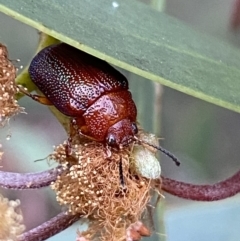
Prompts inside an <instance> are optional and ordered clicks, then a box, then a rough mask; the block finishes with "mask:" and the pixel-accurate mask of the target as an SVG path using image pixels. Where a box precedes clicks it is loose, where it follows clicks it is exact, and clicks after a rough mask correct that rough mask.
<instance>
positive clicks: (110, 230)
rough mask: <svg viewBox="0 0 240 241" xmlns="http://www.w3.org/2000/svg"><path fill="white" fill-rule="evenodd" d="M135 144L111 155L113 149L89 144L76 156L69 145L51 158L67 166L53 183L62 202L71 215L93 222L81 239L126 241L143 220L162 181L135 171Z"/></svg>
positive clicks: (79, 146) (78, 148)
mask: <svg viewBox="0 0 240 241" xmlns="http://www.w3.org/2000/svg"><path fill="white" fill-rule="evenodd" d="M134 145H136V144H132V145H131V146H129V147H127V148H125V149H122V150H114V149H111V154H110V156H109V151H110V150H107V149H106V146H104V145H103V144H101V143H96V142H85V143H84V144H75V145H74V146H73V147H72V153H73V154H72V155H71V156H66V143H65V144H63V145H59V146H58V147H57V148H56V149H55V152H54V153H53V154H52V155H51V159H54V160H56V161H58V162H59V163H60V164H62V165H63V166H64V167H65V172H64V173H63V174H61V175H60V176H59V177H58V179H57V180H56V182H54V183H53V184H52V188H53V189H54V190H55V191H56V195H57V200H58V202H59V203H60V204H62V205H67V206H68V208H69V211H70V212H71V213H73V214H75V213H79V214H82V215H83V216H84V217H87V218H89V219H90V220H91V222H90V224H89V229H88V230H87V231H86V232H82V233H81V234H79V240H82V239H83V240H95V239H97V240H112V241H114V240H126V237H127V229H128V227H129V226H130V225H131V224H133V223H136V222H137V221H138V220H140V219H141V217H142V214H143V211H144V210H145V208H146V206H147V204H148V202H149V200H150V198H151V195H152V191H153V190H154V188H155V186H156V185H157V184H159V181H156V180H152V179H147V178H145V177H143V176H141V175H139V174H138V172H137V170H135V169H134V167H135V165H132V162H133V161H134V160H133V158H132V157H131V155H132V150H133V148H134ZM121 168H122V169H121ZM121 170H122V171H121ZM123 182H124V183H123ZM157 182H158V183H157ZM80 238H82V239H80Z"/></svg>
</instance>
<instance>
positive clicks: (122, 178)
mask: <svg viewBox="0 0 240 241" xmlns="http://www.w3.org/2000/svg"><path fill="white" fill-rule="evenodd" d="M119 177H120V183H121V186H122V188H125V183H124V177H123V167H122V157H121V159H120V162H119Z"/></svg>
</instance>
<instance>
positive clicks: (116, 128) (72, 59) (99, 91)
mask: <svg viewBox="0 0 240 241" xmlns="http://www.w3.org/2000/svg"><path fill="white" fill-rule="evenodd" d="M29 74H30V77H31V79H32V81H33V82H34V83H35V84H36V86H37V87H38V88H39V90H40V91H41V92H42V93H43V94H44V95H45V97H44V96H39V95H32V94H30V93H28V92H27V91H25V90H24V89H23V88H21V87H20V90H21V91H22V92H23V93H25V94H26V95H28V96H30V97H31V98H33V99H34V100H36V101H38V102H40V103H42V104H46V105H54V106H55V107H56V108H57V109H58V110H59V111H60V112H62V113H63V114H65V115H67V116H69V117H71V118H72V123H74V124H75V125H77V126H78V129H79V134H80V135H84V136H86V137H88V138H90V139H92V140H95V141H98V142H103V143H104V144H107V145H109V146H112V147H117V148H121V147H123V146H127V145H128V144H130V143H131V142H133V141H134V140H136V141H137V142H139V143H145V142H144V141H143V140H139V139H138V138H137V137H136V134H137V133H138V129H137V125H136V117H137V109H136V105H135V103H134V101H133V99H132V95H131V93H130V92H129V90H128V81H127V79H126V78H125V77H124V76H123V75H122V74H121V73H120V72H119V71H117V70H116V69H114V68H113V67H112V66H111V65H109V64H108V63H107V62H105V61H103V60H100V59H97V58H95V57H93V56H91V55H89V54H87V53H85V52H82V51H80V50H78V49H75V48H73V47H71V46H69V45H67V44H65V43H60V44H56V45H52V46H49V47H47V48H44V49H43V50H41V51H40V52H39V53H38V54H37V55H36V56H35V57H34V58H33V60H32V62H31V64H30V67H29ZM146 144H147V145H150V146H153V147H154V148H156V149H158V150H160V151H161V152H163V153H165V154H166V155H167V156H169V157H170V158H172V159H173V160H174V161H175V163H176V164H177V165H179V161H178V160H177V158H176V157H175V156H174V155H173V154H171V153H170V152H168V151H167V150H165V149H164V148H162V147H160V146H154V145H151V144H150V143H146Z"/></svg>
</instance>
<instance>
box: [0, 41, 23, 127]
mask: <svg viewBox="0 0 240 241" xmlns="http://www.w3.org/2000/svg"><path fill="white" fill-rule="evenodd" d="M15 78H16V68H15V66H14V65H13V64H12V63H11V61H9V59H8V52H7V48H6V47H5V46H4V45H2V44H1V43H0V127H1V126H4V125H5V124H6V123H7V121H8V120H9V118H10V117H11V116H13V115H15V114H18V113H19V112H22V111H23V108H22V107H20V106H19V105H18V103H17V101H16V100H15V98H14V96H15V94H16V93H17V92H18V88H17V85H16V84H15Z"/></svg>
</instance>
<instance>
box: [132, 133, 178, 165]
mask: <svg viewBox="0 0 240 241" xmlns="http://www.w3.org/2000/svg"><path fill="white" fill-rule="evenodd" d="M135 139H136V140H137V141H139V142H140V143H144V144H146V145H148V146H151V147H153V148H155V149H157V150H159V151H161V152H162V153H164V154H165V155H166V156H168V157H170V158H171V159H172V160H173V161H174V162H175V164H176V165H177V166H179V165H180V161H179V159H178V158H177V157H176V156H175V155H174V154H172V153H171V152H170V151H168V150H166V149H164V148H163V147H161V146H155V145H153V144H150V143H148V142H145V141H143V140H140V139H138V138H137V137H135Z"/></svg>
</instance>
